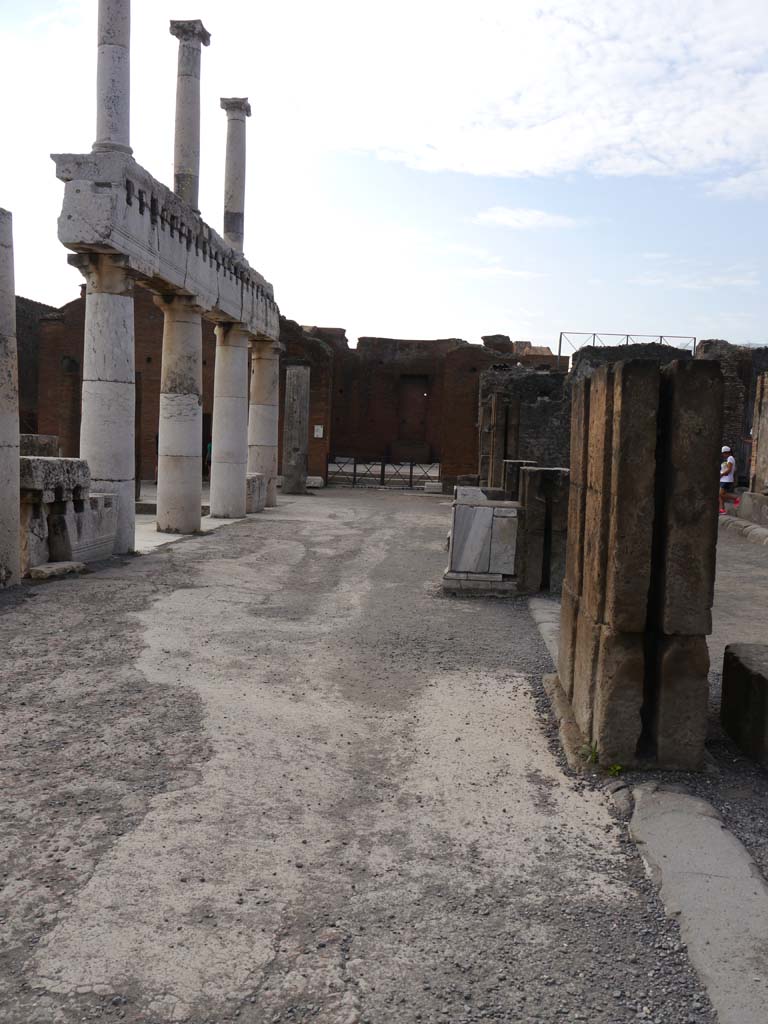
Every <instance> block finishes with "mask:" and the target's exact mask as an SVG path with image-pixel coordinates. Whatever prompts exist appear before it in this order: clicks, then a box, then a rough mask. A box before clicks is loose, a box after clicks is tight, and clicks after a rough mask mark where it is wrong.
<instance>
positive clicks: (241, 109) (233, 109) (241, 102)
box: [221, 96, 251, 118]
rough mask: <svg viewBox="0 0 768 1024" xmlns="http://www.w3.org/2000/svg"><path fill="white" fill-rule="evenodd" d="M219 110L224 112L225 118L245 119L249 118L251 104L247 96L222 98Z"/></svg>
mask: <svg viewBox="0 0 768 1024" xmlns="http://www.w3.org/2000/svg"><path fill="white" fill-rule="evenodd" d="M221 109H222V110H226V112H227V117H237V116H238V115H242V117H243V118H246V117H250V116H251V104H250V103H249V102H248V97H247V96H242V97H237V96H231V97H230V98H229V99H226V98H224V97H222V99H221Z"/></svg>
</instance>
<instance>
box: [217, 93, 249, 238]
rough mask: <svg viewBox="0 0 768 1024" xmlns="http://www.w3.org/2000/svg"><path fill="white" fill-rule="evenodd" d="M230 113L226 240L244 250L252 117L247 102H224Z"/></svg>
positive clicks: (225, 177) (244, 100) (224, 106)
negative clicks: (247, 140) (247, 135)
mask: <svg viewBox="0 0 768 1024" xmlns="http://www.w3.org/2000/svg"><path fill="white" fill-rule="evenodd" d="M221 106H222V109H223V110H226V112H227V160H226V165H225V168H224V238H225V240H226V241H227V242H229V244H230V245H231V246H232V248H233V249H237V251H238V252H242V251H243V234H244V222H245V119H246V117H250V116H251V105H250V103H249V102H248V100H247V99H245V98H242V99H234V98H233V99H222V101H221Z"/></svg>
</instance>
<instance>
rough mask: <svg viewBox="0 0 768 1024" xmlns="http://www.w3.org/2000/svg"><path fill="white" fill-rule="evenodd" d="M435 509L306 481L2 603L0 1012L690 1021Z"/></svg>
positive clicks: (638, 874)
mask: <svg viewBox="0 0 768 1024" xmlns="http://www.w3.org/2000/svg"><path fill="white" fill-rule="evenodd" d="M448 518H449V506H448V504H447V502H446V501H445V500H444V499H442V498H439V497H435V498H430V497H425V496H420V495H408V494H393V493H380V492H365V491H363V492H355V491H351V490H333V491H325V492H321V493H320V494H317V495H314V496H311V497H306V498H297V499H287V498H286V499H283V500H282V502H281V505H280V507H279V508H278V509H277V510H271V511H269V512H266V513H264V514H263V515H262V516H259V517H256V518H254V519H251V520H248V521H247V522H243V523H238V524H235V525H233V526H230V527H227V528H224V529H222V530H220V531H219V532H217V533H215V534H212V535H208V536H206V537H203V538H195V539H190V540H185V541H182V542H179V543H177V544H174V545H173V546H170V547H168V548H164V549H161V550H159V551H157V552H155V553H154V554H152V555H148V556H145V557H141V558H133V559H124V560H122V561H117V560H113V562H111V563H109V564H108V565H105V566H104V567H102V568H100V569H99V570H98V571H95V572H93V573H91V574H89V575H87V576H84V577H81V578H78V579H68V580H63V581H60V582H54V583H49V584H44V585H38V586H26V587H24V588H22V590H21V591H20V592H17V593H16V594H11V595H6V596H4V597H3V599H2V601H1V602H0V650H2V651H3V663H2V678H1V680H0V682H1V683H2V690H3V708H4V723H3V724H4V729H3V732H2V738H1V744H2V746H1V748H0V753H1V754H2V770H3V779H4V785H3V786H2V787H0V828H1V829H2V842H1V843H0V851H1V853H2V857H3V860H4V863H3V865H2V873H3V878H2V882H3V887H2V891H1V892H0V915H2V924H3V939H4V941H3V944H2V951H1V952H0V1000H1V1001H2V1006H0V1019H2V1020H3V1022H7V1024H43V1022H45V1024H49V1022H55V1024H75V1022H81V1021H92V1020H98V1019H112V1018H114V1019H120V1020H125V1021H129V1022H142V1024H150V1022H158V1024H159V1022H162V1024H166V1022H170V1021H182V1020H188V1021H191V1022H194V1024H203V1022H209V1024H213V1022H219V1024H223V1022H225V1021H245V1022H250V1024H263V1022H282V1024H285V1022H301V1021H316V1022H319V1024H331V1022H333V1024H336V1022H338V1024H363V1022H370V1024H403V1022H423V1024H426V1022H438V1021H441V1022H451V1024H453V1022H459V1021H487V1020H496V1021H503V1022H523V1021H524V1022H529V1021H531V1022H532V1021H540V1022H544V1021H546V1022H552V1021H589V1022H591V1024H597V1022H600V1024H608V1022H611V1024H625V1022H627V1024H628V1022H630V1021H632V1022H634V1021H637V1020H646V1021H655V1022H657V1024H681V1022H711V1021H713V1020H714V1018H713V1014H712V1011H711V1008H710V1005H709V1002H708V1000H707V999H706V997H705V996H704V995H703V993H702V990H701V988H700V986H699V983H698V981H697V979H696V978H695V977H694V976H693V974H692V971H691V968H690V965H689V962H688V960H687V957H686V954H685V952H684V950H683V949H682V948H681V946H680V942H679V936H678V932H677V926H676V924H675V923H674V922H672V921H669V920H667V919H666V918H665V917H664V915H663V912H662V911H661V909H660V905H659V902H658V900H657V898H656V895H655V891H654V889H653V887H652V886H651V885H650V883H649V882H648V881H647V879H646V878H645V875H644V872H643V869H642V866H641V864H640V861H639V859H638V857H637V856H636V853H635V850H634V847H633V846H632V844H631V843H630V842H629V841H628V839H627V835H626V831H625V826H624V825H623V823H620V822H618V821H616V820H614V819H613V818H612V817H611V815H610V812H609V810H608V808H607V805H606V803H605V799H604V797H603V795H602V794H601V793H600V792H598V791H595V790H593V789H591V788H589V787H588V786H586V785H585V784H584V783H583V782H580V781H578V780H574V779H572V778H569V777H568V776H566V775H565V774H563V772H562V771H561V769H560V767H559V764H558V761H557V759H556V757H555V755H554V753H553V752H552V749H551V748H550V745H549V741H548V738H547V730H548V728H549V727H550V723H549V720H548V719H547V718H546V716H545V713H544V712H543V710H542V709H543V708H544V702H543V701H542V696H541V690H540V687H539V678H540V675H541V673H542V671H544V670H546V669H547V668H548V656H547V654H546V651H545V649H544V647H543V645H542V643H541V641H540V639H539V637H538V634H537V631H536V629H535V627H534V625H533V622H532V620H531V619H530V617H529V615H528V612H527V609H526V605H525V602H523V601H519V602H518V601H492V600H466V599H465V600H462V599H455V598H454V599H450V598H445V597H443V596H442V595H441V593H440V591H439V587H438V580H439V577H440V574H441V571H442V569H443V567H444V563H445V554H444V552H443V541H444V537H445V533H446V529H447V525H448Z"/></svg>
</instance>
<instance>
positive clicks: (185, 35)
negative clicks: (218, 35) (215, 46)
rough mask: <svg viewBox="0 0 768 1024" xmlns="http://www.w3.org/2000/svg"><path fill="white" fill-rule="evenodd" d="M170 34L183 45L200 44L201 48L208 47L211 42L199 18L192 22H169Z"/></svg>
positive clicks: (208, 33)
mask: <svg viewBox="0 0 768 1024" xmlns="http://www.w3.org/2000/svg"><path fill="white" fill-rule="evenodd" d="M170 33H171V35H172V36H176V38H177V39H179V40H181V42H183V43H194V42H200V43H202V45H203V46H209V45H210V42H211V33H210V32H208V31H207V29H206V28H205V26H204V25H203V23H202V21H200V19H199V18H196V19H195V20H194V21H171V27H170Z"/></svg>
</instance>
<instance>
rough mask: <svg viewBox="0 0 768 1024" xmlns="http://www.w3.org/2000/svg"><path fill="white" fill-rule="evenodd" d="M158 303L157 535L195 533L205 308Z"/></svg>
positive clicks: (182, 301) (174, 299)
mask: <svg viewBox="0 0 768 1024" xmlns="http://www.w3.org/2000/svg"><path fill="white" fill-rule="evenodd" d="M155 302H156V303H157V305H158V306H159V307H160V308H161V309H162V311H163V320H164V323H163V361H162V369H161V373H160V423H159V427H158V442H157V529H158V530H159V531H161V532H163V533H196V532H197V531H198V530H199V529H200V514H201V512H200V506H201V503H202V494H203V327H202V319H201V315H200V308H199V307H198V306H196V305H195V303H194V300H193V299H191V298H188V297H187V296H183V295H175V296H170V297H168V298H163V297H161V296H156V298H155Z"/></svg>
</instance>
